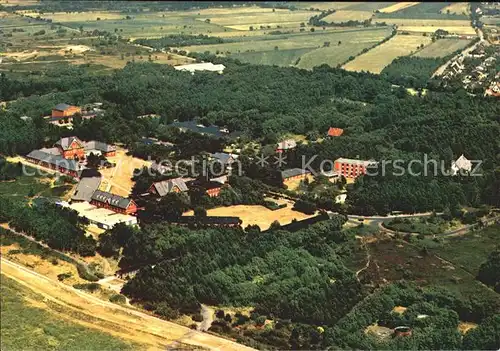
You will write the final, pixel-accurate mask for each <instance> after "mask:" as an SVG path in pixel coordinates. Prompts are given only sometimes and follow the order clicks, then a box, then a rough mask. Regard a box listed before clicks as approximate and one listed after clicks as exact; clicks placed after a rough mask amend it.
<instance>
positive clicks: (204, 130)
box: [170, 121, 226, 138]
mask: <svg viewBox="0 0 500 351" xmlns="http://www.w3.org/2000/svg"><path fill="white" fill-rule="evenodd" d="M170 125H171V126H173V127H177V128H180V129H188V130H190V131H192V132H194V133H199V134H207V135H211V136H214V137H217V138H222V137H223V136H225V135H226V133H223V132H221V131H220V129H219V127H218V126H216V125H211V126H208V127H206V126H203V125H199V124H198V123H196V122H195V121H184V122H173V123H172V124H170Z"/></svg>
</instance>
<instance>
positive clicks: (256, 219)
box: [184, 200, 314, 230]
mask: <svg viewBox="0 0 500 351" xmlns="http://www.w3.org/2000/svg"><path fill="white" fill-rule="evenodd" d="M273 201H275V200H273ZM287 203H288V206H287V207H285V208H280V209H279V210H275V211H271V210H269V209H267V208H265V207H264V206H260V205H235V206H229V207H218V208H212V209H209V210H207V215H208V216H236V217H240V218H241V220H242V221H243V224H242V227H243V228H245V227H246V226H248V225H258V226H259V227H260V229H261V230H266V229H268V228H269V226H270V225H271V223H273V222H274V221H278V222H280V224H281V225H284V224H288V223H290V222H291V221H292V220H293V219H296V220H298V221H301V220H303V219H306V218H310V217H314V215H306V214H304V213H302V212H297V211H294V210H292V207H293V203H292V202H288V201H287ZM184 215H185V216H192V215H193V211H189V212H186V213H184Z"/></svg>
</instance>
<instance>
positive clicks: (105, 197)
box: [91, 190, 132, 210]
mask: <svg viewBox="0 0 500 351" xmlns="http://www.w3.org/2000/svg"><path fill="white" fill-rule="evenodd" d="M91 200H95V201H99V202H103V203H107V204H109V205H111V206H114V207H118V208H122V209H124V210H125V209H127V207H128V206H129V204H130V202H131V201H132V200H130V199H129V198H125V197H123V196H119V195H115V194H111V193H108V192H106V191H101V190H96V191H95V192H94V193H93V194H92V197H91Z"/></svg>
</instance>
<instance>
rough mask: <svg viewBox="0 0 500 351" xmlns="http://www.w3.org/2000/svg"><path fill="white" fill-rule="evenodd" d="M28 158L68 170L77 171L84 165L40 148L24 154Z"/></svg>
mask: <svg viewBox="0 0 500 351" xmlns="http://www.w3.org/2000/svg"><path fill="white" fill-rule="evenodd" d="M26 157H28V158H32V159H35V160H38V161H43V162H46V163H48V164H52V165H54V166H57V167H61V168H64V169H68V170H70V171H75V172H78V171H80V170H82V169H84V168H85V167H84V166H81V165H80V164H78V162H76V161H75V160H68V159H65V158H64V157H62V156H61V155H54V154H50V153H48V152H44V151H42V150H33V151H31V152H30V153H29V154H28V155H26Z"/></svg>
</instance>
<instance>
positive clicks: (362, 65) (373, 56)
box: [343, 35, 431, 73]
mask: <svg viewBox="0 0 500 351" xmlns="http://www.w3.org/2000/svg"><path fill="white" fill-rule="evenodd" d="M429 43H431V39H430V38H429V37H424V36H421V35H396V36H395V37H393V38H391V39H390V40H389V41H387V42H385V43H383V44H382V45H379V46H377V47H375V48H373V49H371V50H370V51H368V52H367V53H365V54H363V55H360V56H358V57H356V58H355V59H354V60H353V61H350V62H348V63H347V64H345V65H344V66H343V68H344V69H346V70H348V71H358V72H359V71H368V72H372V73H380V72H381V71H382V70H383V69H384V67H385V66H387V65H389V64H390V63H391V62H392V61H393V60H394V59H395V58H397V57H400V56H408V55H410V54H412V53H413V52H415V51H416V50H417V47H418V46H420V45H422V44H424V46H425V45H427V44H429Z"/></svg>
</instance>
